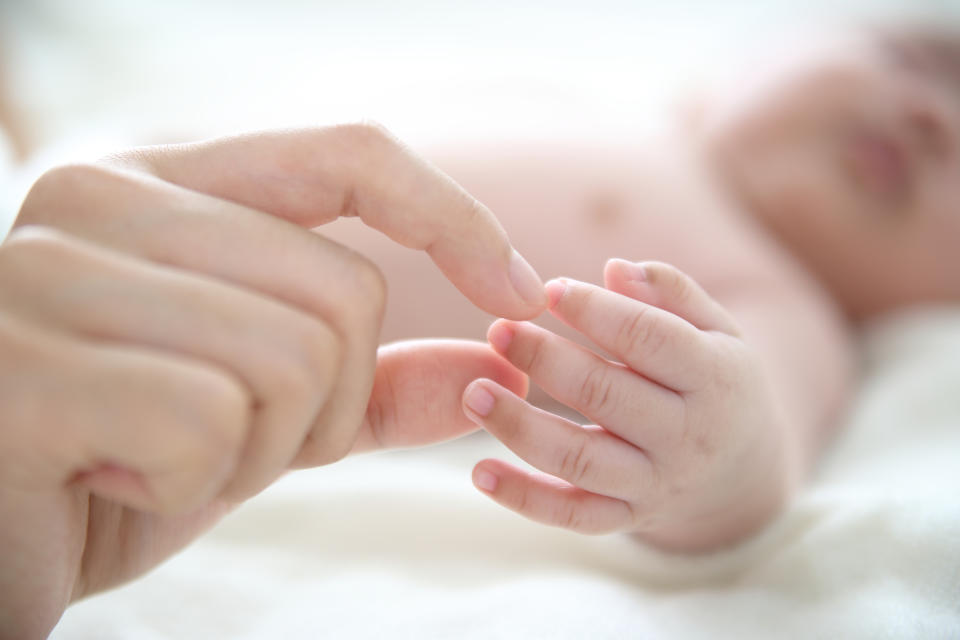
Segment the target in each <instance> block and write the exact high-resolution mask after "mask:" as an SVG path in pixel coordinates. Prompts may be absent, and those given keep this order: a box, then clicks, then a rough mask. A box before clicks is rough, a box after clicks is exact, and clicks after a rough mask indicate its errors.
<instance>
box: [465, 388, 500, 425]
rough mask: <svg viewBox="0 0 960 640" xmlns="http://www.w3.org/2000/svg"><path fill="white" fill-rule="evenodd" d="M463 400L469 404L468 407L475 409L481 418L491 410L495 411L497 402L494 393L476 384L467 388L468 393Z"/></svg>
mask: <svg viewBox="0 0 960 640" xmlns="http://www.w3.org/2000/svg"><path fill="white" fill-rule="evenodd" d="M463 401H464V403H465V404H466V405H467V408H468V409H470V410H471V411H473V412H474V413H475V414H477V415H478V416H480V417H481V418H484V417H486V416H488V415H489V414H490V412H491V411H493V405H494V403H495V402H496V399H495V398H494V397H493V394H492V393H490V392H489V391H487V390H486V389H484V388H483V387H481V386H480V385H478V384H475V385H473V386H472V387H470V388H469V389H467V395H466V397H465V398H464V399H463Z"/></svg>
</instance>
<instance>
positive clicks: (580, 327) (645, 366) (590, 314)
mask: <svg viewBox="0 0 960 640" xmlns="http://www.w3.org/2000/svg"><path fill="white" fill-rule="evenodd" d="M547 292H548V294H549V296H550V311H551V312H553V314H554V315H556V316H557V317H558V318H560V319H561V320H563V321H564V322H565V323H567V324H569V325H570V326H571V327H573V328H574V329H576V330H577V331H580V332H581V333H583V334H584V335H585V336H587V337H588V338H590V339H591V340H593V341H594V342H595V343H596V344H597V345H599V346H600V347H601V348H603V349H605V350H607V351H609V352H610V353H612V354H613V355H614V356H616V357H617V358H619V359H620V360H621V361H622V362H623V363H624V364H626V365H627V366H629V367H630V368H631V369H633V370H634V371H636V372H637V373H639V374H641V375H643V376H645V377H647V378H650V379H651V380H653V381H655V382H657V383H659V384H662V385H663V386H665V387H667V388H669V389H673V390H675V391H678V392H681V393H683V392H686V391H692V390H695V389H698V388H700V387H701V386H702V385H703V384H704V383H705V382H706V381H707V380H709V379H710V376H711V375H712V369H713V363H714V354H713V351H712V350H711V348H710V346H709V344H708V342H707V340H706V337H705V334H704V333H703V332H702V331H700V330H699V329H697V328H696V327H695V326H693V325H692V324H690V323H689V322H687V321H686V320H684V319H683V318H681V317H679V316H676V315H674V314H672V313H670V312H669V311H664V310H663V309H658V308H657V307H654V306H651V305H649V304H645V303H643V302H639V301H637V300H632V299H630V298H628V297H626V296H623V295H621V294H619V293H615V292H613V291H608V290H607V289H604V288H602V287H597V286H595V285H592V284H587V283H585V282H579V281H577V280H570V279H567V278H563V279H558V280H551V281H550V282H548V283H547Z"/></svg>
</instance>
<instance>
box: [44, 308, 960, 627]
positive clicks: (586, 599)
mask: <svg viewBox="0 0 960 640" xmlns="http://www.w3.org/2000/svg"><path fill="white" fill-rule="evenodd" d="M865 352H866V354H867V361H868V373H867V376H866V378H865V383H864V385H863V388H862V390H861V391H860V394H859V396H858V398H857V400H856V402H855V403H854V405H853V408H852V412H851V414H850V416H849V418H848V420H847V422H848V425H847V428H846V430H845V431H844V432H843V434H842V435H841V436H840V437H839V438H838V440H837V441H836V443H835V444H834V446H833V447H832V449H831V452H830V454H829V455H828V456H827V458H826V459H825V460H824V463H823V465H822V468H821V469H820V471H819V472H818V474H817V476H816V478H815V480H814V481H813V482H812V484H811V486H810V488H809V489H808V490H807V491H806V492H805V493H803V495H802V496H801V497H800V498H799V499H798V500H797V501H796V503H795V504H794V505H793V508H792V509H790V511H789V512H788V513H786V514H785V515H784V516H783V517H782V518H781V519H780V520H779V521H778V522H776V523H775V524H774V525H773V526H771V527H770V528H769V529H768V530H767V531H765V532H764V533H763V534H762V535H760V536H759V537H758V538H756V539H755V540H753V541H751V542H749V543H747V544H745V545H743V546H742V547H741V548H738V549H736V550H733V551H730V552H726V553H722V554H717V555H713V556H709V557H699V558H681V557H667V556H664V555H661V554H658V553H655V552H653V551H651V550H649V549H646V548H643V547H641V546H638V545H637V544H635V543H634V542H633V541H632V540H630V539H628V538H627V537H624V536H605V537H582V536H579V535H576V534H572V533H568V532H565V531H560V530H555V529H549V528H545V527H542V526H539V525H536V524H533V523H529V522H526V521H525V520H522V519H521V518H519V517H518V516H515V515H513V514H512V513H509V512H506V511H504V510H502V509H500V508H499V507H497V506H496V505H494V504H493V503H491V502H490V501H488V500H487V499H486V498H484V497H483V496H482V495H480V494H479V493H478V492H476V491H475V490H474V489H473V488H472V487H471V486H470V481H469V472H470V467H471V464H472V462H473V461H475V460H477V459H479V458H480V457H482V456H486V455H506V454H505V453H504V451H503V450H502V448H501V446H500V445H499V444H498V443H496V442H495V441H493V440H492V439H490V438H488V437H486V436H485V435H482V434H481V435H475V436H470V437H468V438H465V439H463V440H460V441H458V442H453V443H449V444H446V445H441V446H437V447H433V448H429V449H424V450H419V451H405V452H392V453H386V454H377V455H370V456H367V457H358V458H354V459H349V460H347V461H345V462H343V463H339V464H336V465H333V466H330V467H326V468H321V469H317V470H313V471H308V472H301V473H297V474H293V475H290V476H289V477H287V478H286V479H285V480H283V481H282V482H281V483H279V484H278V485H276V486H275V487H273V488H271V489H270V490H268V491H267V492H266V493H264V494H262V495H261V496H259V497H258V498H257V499H255V500H253V501H251V502H250V503H249V504H247V505H246V506H244V507H243V508H241V509H240V510H239V511H237V512H236V513H234V514H233V515H231V516H230V517H228V518H227V519H226V520H224V521H223V522H222V524H221V525H219V526H218V527H217V528H216V529H214V530H213V531H212V532H211V533H210V534H209V535H207V536H206V537H204V538H203V539H201V540H200V541H199V543H197V544H196V545H194V546H193V547H191V548H190V549H188V550H187V551H185V552H183V553H181V554H180V555H179V556H177V557H175V558H174V559H173V560H171V561H170V562H168V563H167V564H165V565H163V566H162V567H161V568H160V569H158V570H157V571H155V572H154V573H153V574H151V575H150V576H149V577H147V578H146V579H144V580H141V581H139V582H137V583H134V584H131V585H129V586H127V587H125V588H123V589H120V590H117V591H114V592H112V593H108V594H105V595H102V596H100V597H97V598H94V599H91V600H88V601H86V602H83V603H80V604H79V605H77V606H75V607H74V608H72V609H70V610H69V611H68V612H67V613H66V615H65V616H64V618H63V621H62V622H61V624H60V626H59V627H58V628H57V630H56V631H55V632H54V634H53V637H54V638H60V639H66V638H98V639H99V638H102V639H109V638H145V639H153V638H184V639H187V638H197V639H199V638H204V639H206V638H228V637H229V638H302V637H310V638H312V637H322V638H386V637H390V638H418V639H419V638H483V639H484V640H489V639H490V638H544V639H547V638H549V639H557V638H744V637H761V638H767V637H788V638H789V637H795V638H956V637H960V500H958V496H960V309H936V310H930V311H925V312H914V313H910V314H905V315H901V316H898V317H895V318H891V319H888V320H887V321H885V322H884V323H882V324H880V325H878V326H876V327H874V329H873V330H872V331H871V332H870V334H869V335H868V337H867V339H866V348H865Z"/></svg>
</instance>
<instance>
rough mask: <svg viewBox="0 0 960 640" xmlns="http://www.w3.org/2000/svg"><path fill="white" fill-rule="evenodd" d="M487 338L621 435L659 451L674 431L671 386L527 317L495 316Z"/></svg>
mask: <svg viewBox="0 0 960 640" xmlns="http://www.w3.org/2000/svg"><path fill="white" fill-rule="evenodd" d="M611 295H615V294H611ZM618 297H622V296H618ZM624 300H626V298H624ZM487 339H488V340H489V341H490V344H492V345H493V346H494V348H495V349H496V350H497V351H498V352H499V353H500V354H502V355H503V356H504V357H505V358H507V360H509V361H510V362H511V363H512V364H513V365H514V366H515V367H517V368H518V369H520V370H521V371H523V372H525V373H527V374H528V375H529V376H530V379H531V380H533V381H534V382H535V383H537V384H538V385H540V387H541V388H543V390H544V391H546V392H547V393H548V394H550V396H551V397H553V398H555V399H556V400H558V401H559V402H561V403H563V404H565V405H567V406H568V407H572V408H573V409H576V410H577V411H579V412H580V413H581V414H583V415H585V416H586V417H587V418H589V419H590V420H592V421H594V422H596V423H597V424H601V425H603V426H604V428H606V429H607V430H609V431H612V432H613V433H615V434H617V435H618V436H620V437H621V438H623V439H625V440H627V441H629V442H631V443H633V444H635V445H637V446H640V447H643V448H644V449H647V450H657V449H661V448H662V447H664V446H667V445H668V442H669V441H670V439H672V438H674V437H675V436H676V434H677V432H678V430H677V429H676V428H674V425H677V424H680V422H681V421H682V420H683V417H684V410H685V409H684V398H683V397H682V396H681V395H679V394H677V393H675V392H674V391H671V390H670V389H664V388H663V387H662V386H660V385H658V384H654V383H653V382H650V381H649V380H646V379H644V378H643V377H642V376H638V375H637V374H636V373H634V372H633V371H630V370H629V369H627V368H626V367H624V366H623V365H620V364H617V363H613V362H610V361H608V360H605V359H603V358H601V357H600V356H598V355H597V354H595V353H592V352H591V351H589V350H588V349H586V348H584V347H582V346H580V345H578V344H575V343H574V342H571V341H570V340H567V339H566V338H563V337H561V336H558V335H556V334H555V333H551V332H550V331H547V330H546V329H543V328H541V327H538V326H536V325H534V324H531V323H529V322H511V321H509V320H497V321H496V322H494V323H493V324H492V325H491V326H490V330H489V331H488V332H487Z"/></svg>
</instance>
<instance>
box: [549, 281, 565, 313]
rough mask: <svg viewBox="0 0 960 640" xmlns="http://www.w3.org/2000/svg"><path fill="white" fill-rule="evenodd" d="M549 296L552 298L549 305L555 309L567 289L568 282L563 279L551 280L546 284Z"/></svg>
mask: <svg viewBox="0 0 960 640" xmlns="http://www.w3.org/2000/svg"><path fill="white" fill-rule="evenodd" d="M546 290H547V298H548V299H549V300H550V302H549V306H550V308H551V309H553V308H554V307H555V306H557V303H558V302H560V298H562V297H563V294H564V292H565V291H566V290H567V283H566V282H564V281H563V280H551V281H550V282H548V283H547V285H546Z"/></svg>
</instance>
